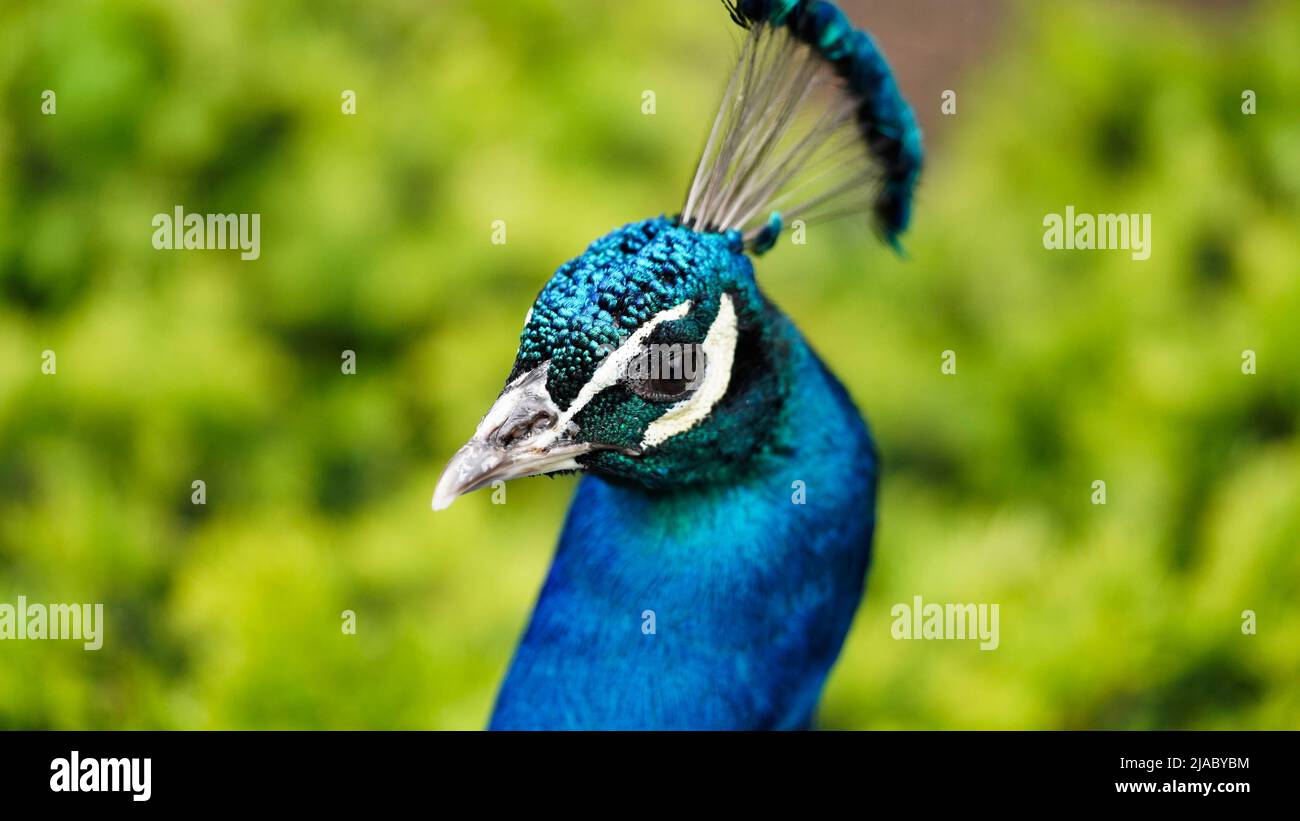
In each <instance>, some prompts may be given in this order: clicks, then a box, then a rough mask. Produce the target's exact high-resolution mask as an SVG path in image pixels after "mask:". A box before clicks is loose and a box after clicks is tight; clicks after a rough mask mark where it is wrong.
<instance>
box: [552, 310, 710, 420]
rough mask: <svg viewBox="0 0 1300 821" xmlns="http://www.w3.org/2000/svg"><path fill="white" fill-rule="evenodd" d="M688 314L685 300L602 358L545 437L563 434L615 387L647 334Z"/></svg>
mask: <svg viewBox="0 0 1300 821" xmlns="http://www.w3.org/2000/svg"><path fill="white" fill-rule="evenodd" d="M690 310H691V301H690V300H689V299H688V300H686V301H685V302H683V303H681V304H680V305H677V306H676V307H673V308H669V309H667V310H664V311H660V312H659V313H657V314H655V315H654V316H653V317H651V318H650V321H649V322H647V323H646V324H644V325H642V326H641V327H640V328H637V329H636V331H634V332H633V333H632V335H631V336H629V337H628V338H627V339H626V340H624V342H623V344H622V345H619V346H618V348H617V349H616V350H615V351H614V352H613V353H611V354H610V355H609V356H607V357H605V361H604V362H601V363H600V365H599V366H598V367H597V368H596V372H595V373H593V374H592V375H591V379H589V380H587V384H585V385H583V386H582V390H580V391H578V395H577V396H576V397H575V398H574V400H573V402H572V403H570V405H569V407H568V408H567V409H566V410H565V411H564V413H562V414H560V421H559V422H558V423H557V424H556V425H555V427H554V429H553V430H552V432H551V433H549V434H548V435H549V436H551V437H552V438H554V437H555V436H557V435H558V434H560V433H562V432H563V431H565V430H566V429H567V428H568V427H569V423H570V422H572V421H573V417H574V416H577V415H578V412H579V411H581V410H582V409H583V408H585V407H586V406H587V403H588V402H590V401H591V400H592V399H595V398H596V396H597V395H599V394H600V392H601V391H603V390H605V389H606V388H608V387H610V386H611V385H615V384H618V382H619V380H621V379H622V378H623V374H624V373H626V371H627V365H628V363H629V362H631V361H632V360H633V359H634V358H635V357H636V356H637V355H638V354H640V353H641V343H642V342H643V341H644V340H645V338H646V337H648V336H649V335H650V332H651V331H653V330H654V329H655V328H656V327H657V326H658V325H660V324H662V323H664V322H672V321H673V320H675V319H681V318H682V317H684V316H686V314H687V313H689V312H690Z"/></svg>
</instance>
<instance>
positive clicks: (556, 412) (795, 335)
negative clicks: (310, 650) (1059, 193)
mask: <svg viewBox="0 0 1300 821" xmlns="http://www.w3.org/2000/svg"><path fill="white" fill-rule="evenodd" d="M723 5H724V7H725V10H726V11H727V12H729V14H730V16H731V18H732V20H733V21H734V22H735V23H736V24H738V25H739V26H740V27H741V29H743V33H741V35H740V37H741V41H742V42H741V45H740V48H739V53H738V57H737V60H736V64H735V67H734V69H733V70H732V72H731V74H730V78H729V80H728V81H727V85H726V87H725V90H724V91H723V94H722V101H721V105H720V107H719V110H718V113H717V115H716V117H715V118H714V121H713V124H712V127H711V128H710V129H709V131H708V136H707V138H706V139H705V141H704V148H703V150H702V152H701V155H700V159H699V162H698V164H697V165H696V169H695V174H694V177H693V178H692V180H691V183H690V186H689V188H688V190H687V191H686V196H685V202H684V204H683V205H682V207H681V210H680V212H678V213H676V214H675V215H672V216H667V215H665V216H659V217H656V218H653V219H647V220H644V221H641V222H633V223H631V224H628V225H625V226H623V227H621V228H618V229H616V230H614V231H613V232H611V233H609V234H608V235H606V236H604V237H601V238H600V239H597V240H596V241H595V242H593V243H592V244H591V246H590V247H589V248H587V250H586V251H585V252H584V253H583V254H582V255H581V256H579V257H577V258H575V259H572V260H570V261H568V262H566V263H564V264H563V265H561V266H560V268H559V269H558V270H557V271H556V272H555V274H554V276H552V277H551V279H550V280H549V281H548V282H547V283H546V284H545V285H544V286H543V287H542V289H541V292H540V293H539V294H538V296H537V299H536V300H535V302H534V303H533V305H532V307H531V308H530V309H529V311H528V313H527V316H526V318H525V320H524V328H523V331H522V333H521V335H520V340H519V349H518V354H517V356H516V358H515V361H514V366H513V368H512V369H511V371H510V373H509V375H508V376H507V378H506V381H505V387H504V388H503V390H502V391H501V393H500V395H499V396H498V397H497V399H496V401H495V403H494V404H492V406H491V408H490V409H489V410H488V411H487V414H486V415H485V416H484V417H483V419H482V421H481V422H480V423H479V425H478V428H477V429H476V430H475V432H474V435H473V437H472V438H471V439H470V441H469V442H468V443H467V444H466V445H465V446H464V447H462V448H461V449H460V450H459V451H458V452H457V453H456V454H455V455H454V456H453V457H452V459H451V461H450V463H449V464H448V465H447V467H446V469H445V471H444V472H443V474H442V475H441V477H440V478H439V480H438V483H437V487H436V490H435V492H434V496H433V508H434V509H435V510H441V509H443V508H445V507H447V506H448V505H450V504H451V503H452V501H453V500H454V499H455V498H456V497H457V496H459V495H461V494H464V493H467V492H469V491H472V490H476V489H479V488H482V487H485V486H489V485H492V484H493V483H494V482H497V481H498V480H508V479H513V478H517V477H523V476H534V475H539V474H555V473H567V472H574V471H577V472H581V473H582V474H583V476H582V478H581V480H580V482H579V483H578V486H577V490H576V492H575V495H574V497H573V501H572V503H571V504H570V507H569V510H568V513H567V516H566V519H565V522H564V526H563V532H562V534H561V536H560V540H559V545H558V547H557V549H556V552H555V556H554V559H553V562H552V565H551V567H550V570H549V572H548V574H547V577H546V580H545V583H544V585H543V587H542V590H541V593H540V595H539V597H538V599H537V602H536V605H535V607H534V610H533V613H532V616H531V619H530V620H529V623H528V626H527V629H526V631H525V632H524V635H523V638H522V640H521V641H520V643H519V646H518V647H517V649H516V651H515V653H514V657H513V660H512V662H511V664H510V667H509V671H508V672H507V674H506V677H505V680H504V682H503V683H502V685H501V688H500V691H499V693H498V695H497V700H496V705H495V708H494V710H493V714H492V717H491V720H490V727H491V728H493V729H803V728H808V727H810V726H811V723H812V720H813V716H814V711H815V709H816V706H817V703H818V700H819V698H820V694H821V691H822V688H823V685H824V683H825V680H826V677H827V674H828V672H829V670H830V668H831V666H832V665H833V663H834V662H835V659H836V657H837V656H838V655H839V652H840V649H841V647H842V645H843V642H844V638H845V636H846V634H847V633H848V630H849V626H850V624H851V622H852V619H853V616H854V612H855V611H856V609H857V607H858V604H859V602H860V600H861V598H862V595H863V589H864V584H865V581H866V574H867V568H868V564H869V560H870V556H871V543H872V534H873V531H874V528H875V498H876V484H877V456H876V450H875V445H874V443H873V441H872V438H871V435H870V433H869V431H868V428H867V425H866V423H865V422H864V421H863V418H862V416H861V414H860V413H859V412H858V411H857V410H856V408H855V406H854V403H853V401H852V400H851V399H850V397H849V395H848V393H847V392H846V390H845V389H844V387H843V386H842V385H841V384H840V382H839V381H838V380H837V379H836V377H835V376H834V375H833V374H832V373H831V372H830V371H829V370H828V369H827V367H826V366H825V364H823V362H822V360H821V359H820V358H819V357H818V355H817V354H816V353H814V351H813V349H812V348H811V347H810V346H809V344H808V342H807V341H806V340H805V339H804V337H803V335H802V334H801V333H800V331H799V329H798V328H797V327H796V325H795V324H794V322H793V321H792V320H791V319H790V318H789V317H787V316H786V315H785V314H783V313H782V312H781V311H780V309H778V308H777V307H776V306H775V305H773V304H772V303H771V302H770V301H769V300H768V299H767V298H766V297H765V296H764V294H763V292H762V291H761V290H760V288H759V287H758V285H757V283H756V282H755V278H754V267H753V263H752V261H751V259H752V258H755V257H757V256H759V255H761V254H763V253H765V252H766V251H768V250H769V249H771V248H772V247H773V246H774V245H775V244H776V242H777V240H778V238H779V237H780V235H781V233H782V232H783V230H784V229H785V228H786V227H787V226H794V225H797V224H799V223H802V226H806V225H808V224H810V223H813V222H815V221H820V220H825V219H830V218H833V217H837V216H841V215H845V214H862V215H866V216H867V218H868V221H869V222H870V224H871V225H872V226H873V227H874V229H875V231H876V233H878V235H879V236H880V237H881V238H882V239H883V240H884V242H886V243H887V244H889V245H891V246H893V247H894V248H898V247H899V236H900V235H901V234H902V233H903V232H904V230H905V229H906V228H907V226H908V222H909V219H910V215H911V207H912V206H911V203H912V198H913V192H914V190H915V188H916V186H917V183H918V178H919V175H920V170H921V158H922V149H921V136H920V130H919V128H918V127H917V125H916V121H915V118H914V116H913V113H912V110H911V108H910V107H909V106H908V104H907V102H906V101H905V100H904V99H903V97H902V95H901V93H900V91H899V89H898V87H897V85H896V83H895V80H894V77H893V74H892V72H891V71H890V68H889V66H888V64H887V63H886V61H885V59H884V57H883V55H882V54H881V52H880V50H879V49H878V48H877V47H876V45H875V43H874V42H873V40H872V38H871V37H870V36H869V35H867V34H866V33H864V32H862V31H860V30H857V29H855V28H854V27H853V26H852V25H851V24H850V22H849V21H848V19H847V18H846V16H845V15H844V13H843V12H842V11H841V10H840V9H838V8H837V7H836V6H835V5H833V4H831V3H829V2H810V1H809V0H723Z"/></svg>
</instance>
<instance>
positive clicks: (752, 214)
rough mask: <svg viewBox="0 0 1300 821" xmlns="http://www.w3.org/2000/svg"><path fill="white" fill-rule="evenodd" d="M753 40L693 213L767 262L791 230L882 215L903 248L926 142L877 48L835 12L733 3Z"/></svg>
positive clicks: (821, 2) (691, 220)
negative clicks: (734, 234)
mask: <svg viewBox="0 0 1300 821" xmlns="http://www.w3.org/2000/svg"><path fill="white" fill-rule="evenodd" d="M723 4H724V5H725V6H726V7H727V10H728V11H729V12H730V13H731V17H732V19H733V20H735V21H736V23H737V24H739V25H740V26H742V27H743V28H745V29H746V35H745V39H744V42H743V44H742V46H741V51H740V56H739V58H738V59H737V61H736V66H735V68H734V69H733V71H732V73H731V77H730V79H729V80H728V82H727V86H726V89H725V91H724V92H723V96H722V104H721V105H720V106H719V109H718V114H717V117H716V118H715V119H714V122H713V128H712V130H711V131H710V132H709V137H708V140H707V142H706V143H705V146H704V150H703V152H702V153H701V156H700V160H699V164H698V166H697V167H696V172H695V178H694V179H693V180H692V182H691V187H690V191H689V192H688V194H687V197H686V203H685V205H684V206H683V208H682V213H681V221H682V223H683V224H684V225H687V226H690V227H692V228H695V229H696V230H700V231H706V232H719V233H726V232H729V231H738V232H740V234H741V236H742V237H743V238H744V242H745V247H746V248H747V249H748V250H750V251H751V252H753V253H756V254H761V253H763V252H765V251H767V250H768V249H769V248H771V247H772V245H773V244H774V243H775V242H776V238H777V235H778V234H779V233H780V231H781V228H782V226H783V225H785V224H787V223H788V222H790V221H792V220H796V219H802V220H804V221H806V222H813V221H818V220H824V219H829V218H832V217H836V216H841V215H845V214H853V213H866V214H870V215H871V219H872V222H873V224H874V226H875V228H876V230H877V231H878V233H879V234H880V235H881V237H882V238H883V239H884V240H885V241H886V242H888V243H889V244H890V245H892V246H894V247H895V248H898V236H899V235H900V234H901V233H902V232H903V231H904V230H906V228H907V225H908V222H909V221H910V218H911V203H912V194H913V192H914V190H915V188H916V184H917V181H918V179H919V177H920V173H921V156H922V150H921V132H920V129H919V128H918V127H917V125H916V120H915V118H914V117H913V115H912V110H911V108H910V107H909V106H908V104H907V102H906V101H905V100H904V99H903V97H902V94H901V93H900V92H899V90H898V86H897V84H896V83H895V82H894V76H893V73H892V72H891V71H890V69H889V65H888V63H886V62H885V58H884V55H882V54H881V53H880V50H879V49H878V48H876V45H875V43H874V42H873V41H872V39H871V37H870V36H869V35H868V34H866V33H865V32H862V31H858V30H856V29H854V28H853V26H852V25H851V24H850V23H849V21H848V19H847V18H846V17H845V16H844V13H843V12H841V11H840V10H839V9H838V8H837V7H836V6H835V5H833V4H832V3H829V2H825V0H811V1H810V0H723Z"/></svg>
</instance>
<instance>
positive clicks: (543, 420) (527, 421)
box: [492, 410, 557, 448]
mask: <svg viewBox="0 0 1300 821" xmlns="http://www.w3.org/2000/svg"><path fill="white" fill-rule="evenodd" d="M556 419H557V417H556V416H555V414H553V413H550V412H549V411H544V410H538V411H534V412H533V413H531V414H528V415H526V416H517V417H511V418H510V419H507V420H506V421H505V422H504V423H503V424H502V425H501V427H499V428H497V429H496V430H495V431H493V433H492V440H493V441H494V442H495V443H496V444H497V445H500V446H501V447H503V448H508V447H510V446H511V445H513V444H515V443H517V442H521V441H523V440H524V439H527V438H529V437H531V436H534V435H536V434H538V433H540V432H542V431H544V430H546V429H547V428H549V427H550V426H551V425H554V424H555V421H556Z"/></svg>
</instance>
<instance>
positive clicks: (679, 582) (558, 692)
mask: <svg viewBox="0 0 1300 821" xmlns="http://www.w3.org/2000/svg"><path fill="white" fill-rule="evenodd" d="M782 333H784V334H787V336H788V338H787V340H786V341H787V342H788V343H789V344H788V345H786V346H785V349H784V350H785V353H784V355H785V356H786V357H788V358H787V360H786V361H785V362H784V363H783V365H784V366H785V367H786V368H787V369H788V370H787V374H788V376H789V382H788V386H789V394H788V401H786V402H785V403H784V406H783V409H782V413H781V415H780V418H779V419H778V420H776V421H775V424H777V425H779V430H778V431H777V433H778V434H779V436H778V437H777V439H778V442H777V444H776V445H775V446H773V447H770V448H767V451H766V452H765V453H764V454H763V455H762V457H761V458H759V459H756V460H755V462H754V464H753V466H752V469H750V470H748V471H746V472H745V473H744V475H743V478H740V479H738V480H737V481H734V482H729V483H723V484H696V485H692V486H690V487H686V488H682V489H679V490H672V491H663V490H658V491H653V492H650V491H647V490H646V489H644V488H641V487H638V486H636V485H632V484H614V483H611V482H608V481H606V480H604V479H601V478H598V477H594V476H588V477H585V478H584V479H583V480H582V482H581V483H580V484H579V487H578V491H577V494H576V495H575V497H574V500H573V503H572V505H571V506H570V510H569V514H568V518H567V520H566V523H565V527H564V531H563V534H562V536H561V539H560V544H559V547H558V549H557V552H556V556H555V560H554V562H553V564H552V567H551V570H550V572H549V574H548V577H547V580H546V583H545V585H544V587H543V589H542V592H541V595H540V597H539V599H538V602H537V605H536V608H535V610H534V613H533V616H532V619H531V622H530V624H529V627H528V630H527V632H526V634H525V636H524V639H523V641H522V642H521V644H520V646H519V648H518V650H517V652H516V655H515V659H514V662H513V664H512V666H511V669H510V672H509V674H508V675H507V678H506V681H505V683H504V684H503V686H502V690H501V693H500V695H499V697H498V702H497V707H496V711H495V714H494V716H493V721H492V726H494V727H501V728H508V727H580V726H583V727H605V728H613V727H624V728H670V727H693V728H706V727H715V728H777V727H799V726H804V725H806V724H807V722H808V721H809V720H810V717H811V713H812V710H813V707H814V705H815V704H816V700H817V698H818V695H819V693H820V690H821V687H822V684H823V682H824V679H825V676H826V673H827V671H828V670H829V667H830V665H831V663H832V662H833V660H834V658H835V656H836V655H837V654H838V651H839V648H840V645H841V643H842V641H843V638H844V635H845V633H846V632H847V629H848V625H849V623H850V621H851V619H852V615H853V612H854V610H855V609H856V607H857V603H858V601H859V599H860V597H861V592H862V584H863V578H864V575H865V571H866V565H867V561H868V556H869V552H870V538H871V529H872V523H873V521H874V493H875V463H874V454H873V452H872V446H871V442H870V438H869V435H868V432H867V429H866V426H865V424H864V423H863V422H862V419H861V417H860V416H859V414H858V413H857V411H856V410H855V409H854V407H853V405H852V402H851V401H850V400H849V398H848V396H847V394H846V393H845V391H844V389H843V388H842V387H841V386H840V384H839V383H838V381H837V380H835V378H834V377H833V376H832V375H831V374H830V373H829V372H828V371H827V370H826V369H825V367H824V366H823V365H822V363H821V361H820V360H819V359H818V357H817V356H816V354H815V353H813V351H812V350H811V349H810V348H809V347H808V346H807V344H806V343H805V342H804V341H803V339H802V338H801V337H800V336H799V335H798V333H797V332H796V331H794V329H793V328H792V327H790V326H788V324H787V325H786V326H785V329H783V330H782Z"/></svg>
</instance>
